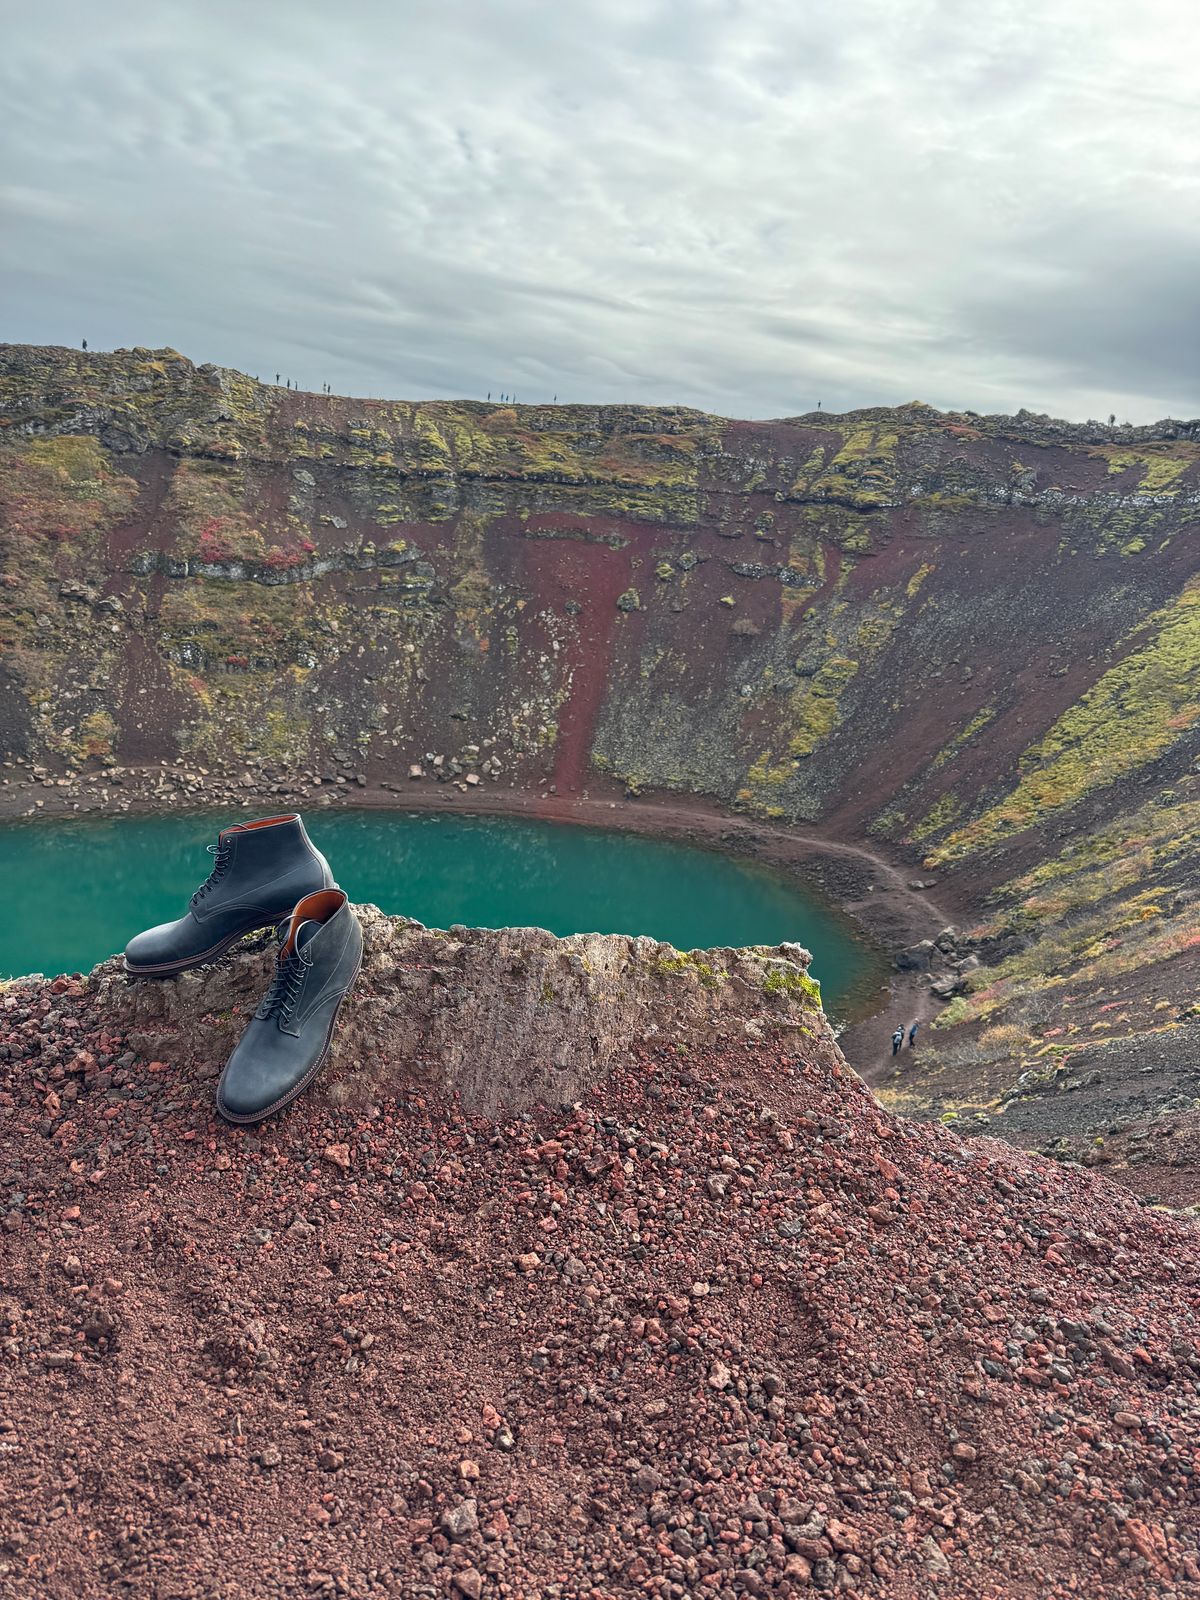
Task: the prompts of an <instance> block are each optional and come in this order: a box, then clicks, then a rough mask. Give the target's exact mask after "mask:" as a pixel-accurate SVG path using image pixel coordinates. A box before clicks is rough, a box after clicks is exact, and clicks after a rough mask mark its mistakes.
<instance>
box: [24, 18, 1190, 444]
mask: <svg viewBox="0 0 1200 1600" xmlns="http://www.w3.org/2000/svg"><path fill="white" fill-rule="evenodd" d="M2 14H3V32H2V38H3V44H2V46H0V97H2V98H0V105H2V107H3V115H2V116H0V275H2V276H0V339H10V340H21V341H30V342H35V343H56V344H77V343H78V341H79V340H80V339H81V338H87V339H88V341H89V342H90V343H91V344H93V345H94V346H97V347H101V348H111V347H114V346H117V345H133V344H146V345H173V346H175V347H176V348H177V349H179V350H182V351H183V352H184V353H185V354H186V355H189V356H191V357H193V359H195V360H197V361H218V362H222V363H224V364H227V365H231V366H237V367H241V368H243V369H244V370H246V371H249V372H251V373H257V374H258V375H259V376H261V377H263V378H267V377H270V378H272V379H273V378H274V375H275V373H276V372H277V371H278V372H280V373H281V374H283V375H284V376H290V377H292V378H294V379H295V380H297V381H298V382H299V384H300V385H301V387H303V388H319V387H320V385H321V384H322V383H323V382H325V381H328V382H329V383H331V384H332V385H333V387H334V388H335V390H337V391H339V392H345V393H351V394H359V395H388V396H394V397H398V398H412V397H423V396H458V395H466V396H472V397H479V398H482V397H483V396H484V395H485V394H486V393H487V391H488V390H489V389H490V390H491V391H492V394H493V397H497V396H498V395H499V393H500V392H501V391H502V390H507V391H509V392H515V394H516V395H517V398H518V399H520V400H525V401H530V402H536V401H542V400H549V399H550V398H551V396H552V395H554V394H556V393H557V395H558V396H559V398H560V399H562V400H630V401H643V402H683V403H686V404H691V405H697V406H702V407H704V408H705V409H706V410H712V411H718V412H723V413H725V414H727V415H740V416H773V415H787V414H794V413H796V412H800V411H806V410H808V409H810V408H811V407H813V406H815V405H816V404H817V402H818V400H820V401H822V402H823V404H824V406H825V408H826V409H827V410H834V409H842V408H844V407H848V406H855V405H874V404H894V403H901V402H904V401H906V400H910V399H915V398H919V399H923V400H927V401H929V402H931V403H932V404H934V405H938V406H943V407H953V408H972V409H975V410H981V411H996V410H1015V409H1017V408H1018V407H1020V406H1022V405H1025V406H1028V407H1030V408H1031V409H1034V410H1039V411H1042V410H1047V411H1051V412H1054V413H1056V414H1058V415H1062V416H1068V417H1074V418H1084V417H1089V416H1103V417H1107V415H1108V414H1109V412H1110V411H1115V412H1116V413H1117V414H1118V416H1119V417H1120V418H1122V419H1126V418H1127V419H1128V420H1130V421H1149V420H1153V419H1155V418H1157V417H1160V416H1163V415H1174V416H1187V417H1192V416H1196V415H1197V414H1200V93H1198V90H1197V82H1198V67H1197V63H1198V62H1200V3H1198V0H1138V4H1136V5H1130V4H1128V0H1043V4H1041V5H1038V6H1033V5H1031V4H1030V3H1029V0H827V3H821V0H778V3H775V0H557V3H555V0H528V3H525V0H439V3H438V4H430V3H429V0H425V3H423V4H420V5H418V4H414V3H410V0H379V3H378V4H371V3H367V0H340V3H337V4H333V3H330V0H321V3H316V4H314V3H309V0H286V3H284V0H278V3H276V0H255V3H253V4H246V3H242V0H238V3H236V4H234V3H222V0H205V3H204V4H203V5H198V4H195V3H194V0H191V3H188V4H182V5H181V4H175V3H173V0H145V3H132V0H111V3H109V4H97V3H95V0H86V3H85V4H75V3H73V0H48V3H46V4H43V5H40V6H31V5H17V4H16V3H14V0H8V3H7V4H5V5H4V7H3V13H2Z"/></svg>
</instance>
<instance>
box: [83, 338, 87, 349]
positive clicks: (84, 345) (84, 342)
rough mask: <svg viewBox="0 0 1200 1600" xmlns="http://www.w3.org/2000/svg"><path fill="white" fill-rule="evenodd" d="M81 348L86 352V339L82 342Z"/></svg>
mask: <svg viewBox="0 0 1200 1600" xmlns="http://www.w3.org/2000/svg"><path fill="white" fill-rule="evenodd" d="M83 348H84V349H85V350H86V349H87V340H86V339H85V340H84V341H83Z"/></svg>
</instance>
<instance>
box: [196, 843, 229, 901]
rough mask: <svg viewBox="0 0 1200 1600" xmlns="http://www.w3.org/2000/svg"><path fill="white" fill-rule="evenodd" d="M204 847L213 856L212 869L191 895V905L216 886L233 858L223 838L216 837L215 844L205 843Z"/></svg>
mask: <svg viewBox="0 0 1200 1600" xmlns="http://www.w3.org/2000/svg"><path fill="white" fill-rule="evenodd" d="M205 849H206V850H207V851H208V853H209V855H210V856H215V857H216V860H215V861H214V862H213V869H212V871H211V872H210V873H209V875H208V877H207V878H206V879H205V880H204V882H203V883H202V884H201V885H200V887H199V888H198V889H197V890H196V892H195V894H194V895H193V896H192V901H191V903H192V905H197V904H199V902H200V901H201V900H203V899H204V896H205V895H206V894H209V893H211V892H212V890H213V889H215V888H216V886H217V884H219V883H220V881H221V879H222V878H223V877H224V876H225V874H226V872H227V871H228V869H229V863H230V861H231V860H232V858H233V850H232V849H231V847H230V845H229V844H228V843H227V842H226V840H224V839H218V840H217V842H216V844H210V845H205Z"/></svg>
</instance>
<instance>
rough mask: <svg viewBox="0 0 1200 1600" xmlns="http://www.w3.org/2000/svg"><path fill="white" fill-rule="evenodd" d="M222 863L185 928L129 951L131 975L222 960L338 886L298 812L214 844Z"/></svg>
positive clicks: (230, 831) (144, 938)
mask: <svg viewBox="0 0 1200 1600" xmlns="http://www.w3.org/2000/svg"><path fill="white" fill-rule="evenodd" d="M208 848H209V850H210V852H211V853H212V854H213V855H214V856H216V858H217V859H216V862H215V864H214V866H213V869H212V873H211V874H210V876H209V879H208V882H207V883H202V884H201V885H200V887H199V888H198V889H197V890H196V892H195V894H194V895H193V896H192V898H191V902H190V903H189V905H188V909H187V911H186V913H185V914H184V915H183V916H182V917H180V918H179V920H178V922H164V923H162V924H160V925H159V926H158V927H157V928H149V929H148V930H147V931H146V932H145V933H139V934H138V935H137V936H136V937H135V938H133V939H131V940H130V941H129V943H128V944H127V945H126V946H125V970H126V971H127V972H132V973H134V974H135V975H137V976H139V977H146V978H170V977H173V976H174V975H175V973H177V972H186V971H187V970H188V968H189V967H200V966H203V965H204V963H205V962H206V961H215V960H216V959H217V957H218V956H219V955H223V954H224V952H225V951H226V950H228V949H229V946H230V945H231V944H233V943H235V942H236V941H237V940H238V939H240V938H241V937H242V935H243V934H246V933H252V932H253V931H254V929H255V928H265V927H267V926H268V925H269V924H270V923H277V922H278V921H279V919H280V918H281V917H286V916H287V915H288V914H289V912H290V911H291V909H292V907H293V906H294V905H295V904H296V901H297V900H299V899H300V898H301V897H302V896H303V895H306V894H311V893H312V892H313V890H315V889H329V888H332V887H333V873H332V872H331V871H330V870H329V863H328V861H326V859H325V857H324V856H323V855H322V854H321V852H320V851H319V850H318V849H316V848H315V846H314V845H313V843H312V840H311V839H310V838H309V837H308V834H307V833H305V831H304V824H303V822H302V821H301V820H300V818H299V817H298V816H296V815H295V814H294V813H293V814H292V815H291V816H286V817H267V818H265V819H264V820H263V821H262V822H239V823H238V824H237V825H236V827H233V828H226V829H225V830H224V832H223V833H220V834H218V836H217V842H216V844H210V845H209V847H208Z"/></svg>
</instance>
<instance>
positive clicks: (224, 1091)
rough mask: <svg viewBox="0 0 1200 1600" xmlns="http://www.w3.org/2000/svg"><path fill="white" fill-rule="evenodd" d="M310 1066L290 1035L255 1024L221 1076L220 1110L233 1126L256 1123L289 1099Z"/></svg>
mask: <svg viewBox="0 0 1200 1600" xmlns="http://www.w3.org/2000/svg"><path fill="white" fill-rule="evenodd" d="M268 1029H269V1030H270V1031H268ZM289 1046H290V1048H289ZM309 1064H310V1063H309V1061H308V1059H307V1056H306V1054H304V1053H302V1052H299V1051H296V1049H295V1046H294V1045H293V1043H292V1041H291V1040H290V1038H289V1037H288V1036H287V1035H281V1034H279V1033H278V1032H276V1030H275V1029H274V1028H273V1027H272V1026H271V1025H270V1024H268V1025H267V1026H266V1027H262V1026H256V1025H255V1024H253V1023H252V1024H251V1026H250V1030H249V1032H248V1033H247V1034H244V1035H243V1036H242V1038H241V1040H239V1042H238V1044H237V1046H236V1048H235V1049H234V1052H233V1054H232V1055H231V1056H230V1058H229V1060H228V1062H227V1063H226V1065H225V1070H224V1072H223V1073H222V1074H221V1081H220V1083H219V1084H218V1085H217V1110H218V1111H219V1112H220V1113H221V1115H222V1116H223V1117H227V1118H229V1120H230V1121H232V1122H256V1121H258V1119H259V1118H260V1117H265V1116H266V1115H267V1114H268V1113H269V1112H270V1111H271V1110H272V1109H273V1108H274V1107H275V1106H276V1105H278V1104H279V1103H280V1102H281V1101H285V1100H286V1099H287V1098H288V1096H289V1095H290V1094H291V1092H292V1091H293V1090H294V1089H295V1088H296V1086H297V1085H298V1084H299V1083H300V1082H301V1081H302V1080H303V1078H304V1076H305V1074H306V1072H307V1070H308V1067H309Z"/></svg>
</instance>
